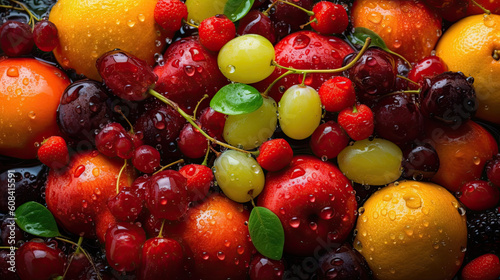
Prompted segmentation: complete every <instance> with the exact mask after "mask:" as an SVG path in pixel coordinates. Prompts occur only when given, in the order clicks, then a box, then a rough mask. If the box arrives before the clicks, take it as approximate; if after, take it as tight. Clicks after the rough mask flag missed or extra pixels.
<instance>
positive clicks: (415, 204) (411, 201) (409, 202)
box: [403, 194, 422, 209]
mask: <svg viewBox="0 0 500 280" xmlns="http://www.w3.org/2000/svg"><path fill="white" fill-rule="evenodd" d="M403 199H404V200H405V202H406V206H407V207H408V208H411V209H418V208H420V207H421V206H422V199H421V198H420V196H418V195H415V194H405V195H404V196H403Z"/></svg>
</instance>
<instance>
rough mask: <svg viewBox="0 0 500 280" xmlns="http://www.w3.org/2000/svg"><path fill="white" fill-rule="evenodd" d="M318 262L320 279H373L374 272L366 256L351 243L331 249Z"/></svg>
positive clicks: (317, 271) (318, 277)
mask: <svg viewBox="0 0 500 280" xmlns="http://www.w3.org/2000/svg"><path fill="white" fill-rule="evenodd" d="M318 262H319V268H318V269H317V270H316V276H317V279H318V280H333V279H335V280H351V279H358V280H369V279H372V272H371V270H370V268H369V267H368V264H367V263H366V261H365V258H364V257H363V256H362V255H361V254H360V253H359V252H358V251H356V250H354V249H353V248H352V246H351V245H350V244H349V243H344V244H342V245H341V246H340V247H338V248H335V249H333V250H329V251H328V252H327V253H326V254H324V255H322V256H321V257H320V259H319V261H318Z"/></svg>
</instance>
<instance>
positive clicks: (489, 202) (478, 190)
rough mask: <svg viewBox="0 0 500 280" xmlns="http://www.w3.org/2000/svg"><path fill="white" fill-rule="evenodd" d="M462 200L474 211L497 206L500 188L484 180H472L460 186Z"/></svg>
mask: <svg viewBox="0 0 500 280" xmlns="http://www.w3.org/2000/svg"><path fill="white" fill-rule="evenodd" d="M460 193H461V194H460V197H459V199H460V202H462V203H463V204H464V205H465V207H467V208H469V209H470V210H473V211H483V210H487V209H490V208H493V207H495V206H496V205H497V204H498V201H499V200H500V189H498V187H496V186H492V185H491V184H490V183H488V182H486V181H482V180H475V181H470V182H467V183H465V184H463V185H462V186H461V187H460Z"/></svg>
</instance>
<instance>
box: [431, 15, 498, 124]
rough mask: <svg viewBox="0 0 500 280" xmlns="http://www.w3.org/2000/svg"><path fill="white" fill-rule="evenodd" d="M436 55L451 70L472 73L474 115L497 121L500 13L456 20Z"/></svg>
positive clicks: (437, 48)
mask: <svg viewBox="0 0 500 280" xmlns="http://www.w3.org/2000/svg"><path fill="white" fill-rule="evenodd" d="M436 55H437V56H439V57H441V58H442V59H443V61H444V62H445V63H446V64H447V65H448V69H449V70H450V71H460V72H463V73H464V74H465V75H466V76H472V77H474V88H475V89H476V95H477V101H478V103H479V107H478V109H477V113H476V116H477V117H478V118H481V119H483V120H487V121H491V122H494V123H497V124H500V79H499V77H500V60H499V58H500V15H494V14H491V15H474V16H469V17H466V18H463V19H461V20H460V21H458V22H456V23H455V24H453V25H452V26H451V27H450V28H449V29H448V30H447V31H446V32H445V33H444V34H443V37H442V38H441V40H439V42H438V44H437V46H436Z"/></svg>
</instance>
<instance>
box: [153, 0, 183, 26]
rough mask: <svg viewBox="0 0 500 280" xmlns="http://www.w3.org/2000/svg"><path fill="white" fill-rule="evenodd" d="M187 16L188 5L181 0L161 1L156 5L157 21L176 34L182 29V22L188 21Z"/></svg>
mask: <svg viewBox="0 0 500 280" xmlns="http://www.w3.org/2000/svg"><path fill="white" fill-rule="evenodd" d="M187 15H188V10H187V7H186V4H184V3H183V2H181V1H179V0H159V1H158V2H157V3H156V6H155V11H154V17H155V21H156V23H158V25H160V26H161V27H162V28H163V29H165V30H167V31H172V32H175V31H177V30H179V29H181V26H182V20H183V19H184V20H186V19H187Z"/></svg>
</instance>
